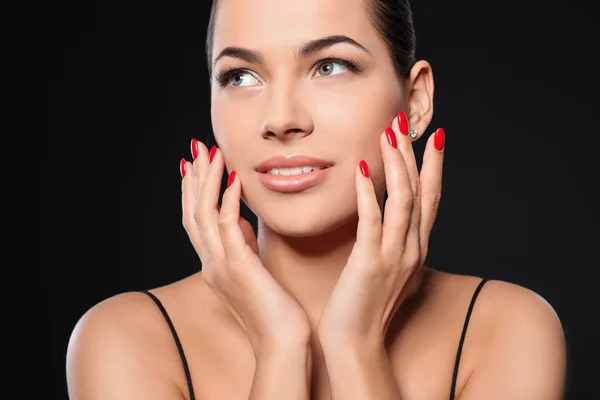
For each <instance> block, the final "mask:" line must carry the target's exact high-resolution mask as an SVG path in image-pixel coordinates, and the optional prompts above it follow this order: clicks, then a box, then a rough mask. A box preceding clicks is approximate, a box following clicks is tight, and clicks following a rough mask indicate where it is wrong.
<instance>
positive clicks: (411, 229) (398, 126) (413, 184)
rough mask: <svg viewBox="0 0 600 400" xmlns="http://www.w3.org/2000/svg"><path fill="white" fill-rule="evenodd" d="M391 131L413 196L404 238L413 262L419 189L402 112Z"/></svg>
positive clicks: (416, 253) (417, 249)
mask: <svg viewBox="0 0 600 400" xmlns="http://www.w3.org/2000/svg"><path fill="white" fill-rule="evenodd" d="M392 129H393V130H394V133H396V137H397V139H398V149H399V150H400V153H402V158H403V159H404V163H405V166H406V171H407V173H408V177H409V180H410V188H411V191H412V194H413V207H412V211H411V216H410V224H409V226H408V231H407V236H406V246H407V248H408V249H410V251H414V254H413V260H414V259H416V258H420V239H419V224H420V214H421V207H420V204H421V187H420V182H419V180H420V178H419V169H418V168H417V162H416V160H415V152H414V150H413V144H412V140H411V138H410V136H408V131H409V126H408V118H407V117H406V114H405V113H404V112H403V111H400V112H399V113H398V115H397V116H396V118H394V121H392Z"/></svg>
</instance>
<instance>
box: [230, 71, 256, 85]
mask: <svg viewBox="0 0 600 400" xmlns="http://www.w3.org/2000/svg"><path fill="white" fill-rule="evenodd" d="M230 82H231V86H254V85H256V84H257V83H259V82H258V79H256V78H255V77H254V75H252V74H251V73H250V72H248V71H238V72H235V73H233V74H232V75H231V78H230Z"/></svg>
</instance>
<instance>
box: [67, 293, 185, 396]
mask: <svg viewBox="0 0 600 400" xmlns="http://www.w3.org/2000/svg"><path fill="white" fill-rule="evenodd" d="M177 357H178V353H177V349H176V348H175V344H174V341H173V337H172V336H171V334H170V331H169V327H168V325H167V324H166V321H165V319H164V317H163V316H162V315H161V313H160V310H159V308H158V307H157V305H156V304H155V303H154V302H153V301H152V299H150V298H149V297H148V296H147V295H145V294H143V293H139V292H128V293H122V294H118V295H115V296H113V297H110V298H108V299H106V300H103V301H101V302H100V303H98V304H96V305H95V306H93V307H92V308H91V309H89V310H88V311H87V312H86V313H85V314H84V315H83V316H82V317H81V318H80V319H79V321H78V322H77V324H76V325H75V328H74V329H73V332H72V334H71V337H70V340H69V345H68V349H67V366H66V367H67V383H68V389H69V396H70V398H71V399H73V400H77V399H83V398H85V399H96V398H98V399H99V398H146V399H159V398H161V399H182V398H184V396H183V394H182V392H181V384H180V382H179V381H180V378H179V377H181V376H183V371H182V366H181V361H180V360H179V359H178V358H177Z"/></svg>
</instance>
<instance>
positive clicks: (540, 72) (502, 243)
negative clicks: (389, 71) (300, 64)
mask: <svg viewBox="0 0 600 400" xmlns="http://www.w3.org/2000/svg"><path fill="white" fill-rule="evenodd" d="M209 3H210V2H209V1H172V2H167V1H164V2H157V1H146V2H128V1H122V2H107V1H102V2H98V3H96V4H94V3H90V2H74V1H72V2H62V3H60V4H57V3H52V4H48V5H47V6H46V7H48V9H46V10H44V11H45V12H46V14H45V15H46V16H47V21H48V27H47V29H46V30H45V32H44V34H43V35H42V38H43V39H44V40H45V41H46V43H47V46H48V48H47V50H48V53H47V63H46V66H47V74H48V137H47V146H46V148H45V149H44V150H45V153H44V154H43V156H42V160H41V165H40V166H41V169H40V170H41V285H42V288H43V290H44V291H45V293H46V295H47V299H48V302H47V305H48V310H47V319H48V322H49V326H51V329H52V332H51V338H52V361H51V370H52V371H53V377H54V378H55V391H56V397H55V398H57V399H60V398H66V389H65V387H66V383H65V370H64V369H65V367H64V366H65V351H66V346H67V343H68V339H69V335H70V333H71V330H72V329H73V327H74V325H75V323H76V322H77V320H78V318H79V317H80V316H81V315H82V314H83V313H84V312H85V311H86V310H87V309H88V308H90V307H91V306H92V305H94V304H95V303H97V302H99V301H101V300H103V299H105V298H107V297H109V296H112V295H114V294H117V293H120V292H123V291H129V290H137V289H145V288H151V287H156V286H160V285H164V284H167V283H169V282H172V281H175V280H177V279H180V278H183V277H185V276H187V275H189V274H191V273H193V272H195V271H197V270H198V269H199V268H200V265H199V261H198V259H197V256H196V255H195V253H194V251H193V248H192V246H191V245H190V244H189V241H188V239H187V236H186V234H185V232H184V230H183V228H182V226H181V214H180V213H181V205H180V175H179V159H180V158H181V157H186V158H188V159H189V158H190V153H189V142H190V139H191V138H192V137H196V138H198V139H203V138H204V137H205V136H206V134H207V132H209V130H210V126H211V125H210V111H209V105H208V102H209V85H208V75H207V67H206V63H205V61H204V40H205V35H206V24H207V21H208V11H209V8H210V4H209ZM592 7H594V8H595V5H594V6H593V3H592V2H589V3H585V2H582V1H571V2H560V3H559V2H548V1H527V0H522V1H512V0H510V1H501V2H500V1H495V2H487V1H476V0H471V1H459V2H443V1H434V0H427V1H425V0H423V1H417V2H414V5H413V10H414V14H415V15H414V17H415V26H416V30H417V37H418V45H417V56H418V58H419V59H426V60H428V61H430V62H431V64H432V66H433V71H434V77H435V82H436V89H435V115H434V120H433V122H432V124H431V126H430V129H429V131H428V134H429V133H430V132H433V130H434V128H436V127H438V126H442V127H444V128H445V130H446V155H445V164H444V183H443V188H444V189H443V200H442V204H441V209H440V212H439V215H438V219H437V222H436V226H435V229H434V231H433V233H432V242H431V249H430V254H429V258H428V263H429V264H430V265H431V266H433V267H434V268H436V269H440V270H444V271H450V272H455V273H463V274H473V275H479V276H486V277H488V278H493V279H501V280H506V281H509V282H514V283H517V284H520V285H523V286H525V287H528V288H530V289H532V290H534V291H536V292H537V293H539V294H540V295H542V296H543V297H544V298H546V299H547V300H548V301H549V302H550V303H551V304H552V306H553V307H554V308H555V310H556V311H557V313H558V315H559V317H560V319H561V321H562V323H563V326H564V329H565V334H566V337H567V343H568V353H569V379H568V396H567V398H568V399H575V398H577V399H583V398H598V391H599V390H598V387H597V385H596V384H595V382H594V378H596V376H597V374H598V372H600V371H599V368H598V364H597V363H598V358H599V357H598V356H599V352H598V347H597V345H596V343H594V342H595V341H597V340H598V338H599V331H600V330H599V327H598V315H599V313H598V311H597V308H598V305H599V302H598V300H597V295H598V289H597V287H598V286H597V281H596V280H595V279H594V278H595V277H596V276H598V268H599V265H598V259H597V257H596V251H597V250H598V248H599V246H598V233H597V232H598V230H597V227H598V222H599V220H598V213H597V208H598V204H599V202H598V197H597V195H596V186H597V185H598V182H599V179H598V177H597V174H598V172H599V168H598V164H599V162H598V156H597V152H598V150H600V149H599V148H598V144H599V143H600V140H598V134H599V133H600V132H599V130H598V123H599V118H598V107H599V106H600V102H599V101H598V100H597V98H598V96H599V91H598V89H599V88H600V85H598V83H599V82H598V80H599V78H598V74H597V69H598V68H599V67H600V64H598V63H597V62H596V61H595V60H594V59H595V58H596V54H595V53H596V52H597V51H598V50H597V46H598V43H597V42H598V34H597V28H596V25H595V24H596V22H595V21H596V17H597V15H598V14H597V13H596V12H595V9H593V8H592ZM423 145H424V140H421V141H420V142H417V144H416V145H415V151H416V153H417V157H418V159H419V160H420V155H421V154H422V152H423ZM49 390H52V388H50V389H49Z"/></svg>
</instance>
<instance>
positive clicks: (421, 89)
mask: <svg viewBox="0 0 600 400" xmlns="http://www.w3.org/2000/svg"><path fill="white" fill-rule="evenodd" d="M433 87H434V85H433V73H432V71H431V65H430V64H429V63H428V62H427V61H425V60H421V61H418V62H417V63H415V65H414V66H413V68H412V70H411V72H410V82H409V84H408V91H409V92H408V112H409V117H408V118H409V128H410V129H411V130H416V131H417V132H418V136H417V137H416V138H414V140H416V139H418V138H419V137H420V136H421V135H422V134H423V132H425V130H426V129H427V127H428V126H429V123H430V122H431V119H432V118H433Z"/></svg>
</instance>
